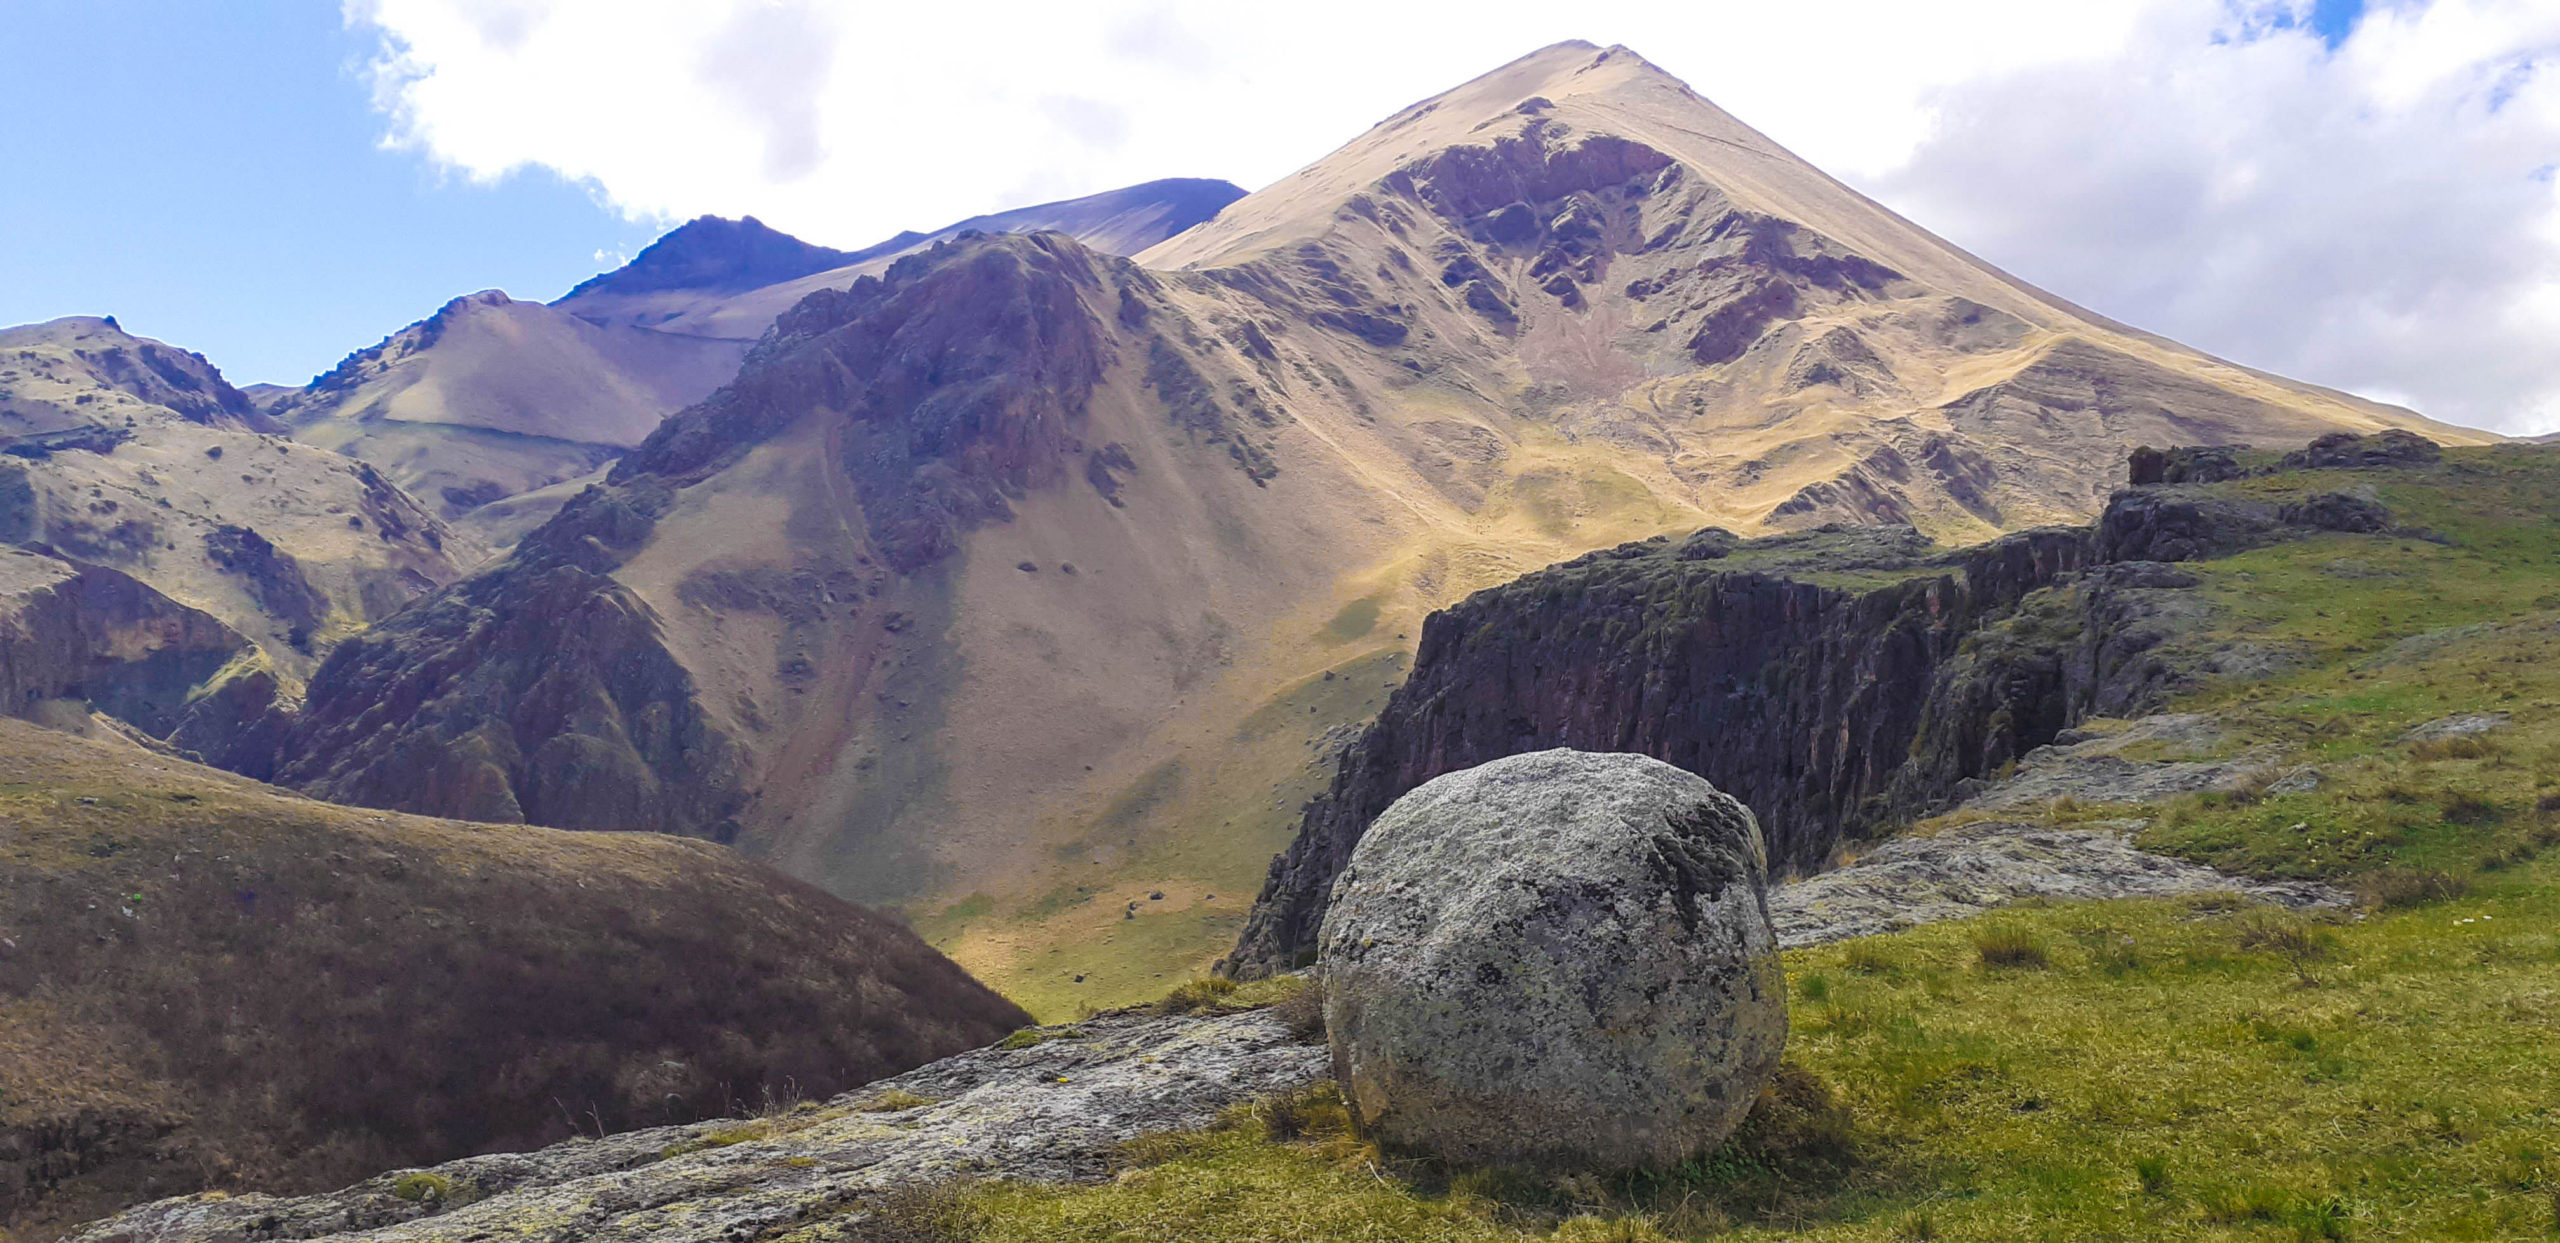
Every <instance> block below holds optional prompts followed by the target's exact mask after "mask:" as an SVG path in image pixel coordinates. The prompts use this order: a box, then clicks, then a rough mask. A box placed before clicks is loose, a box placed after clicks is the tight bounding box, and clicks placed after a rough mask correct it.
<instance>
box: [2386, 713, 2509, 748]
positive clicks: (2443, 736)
mask: <svg viewBox="0 0 2560 1243" xmlns="http://www.w3.org/2000/svg"><path fill="white" fill-rule="evenodd" d="M2510 719H2511V718H2509V717H2508V715H2507V714H2506V713H2504V712H2457V713H2455V714H2453V715H2452V716H2440V717H2437V718H2436V719H2434V720H2432V721H2429V722H2427V723H2426V724H2424V725H2421V726H2418V727H2417V728H2416V729H2413V730H2410V731H2409V732H2408V733H2405V734H2402V735H2400V741H2402V742H2443V741H2445V740H2447V739H2451V738H2469V737H2472V736H2474V735H2477V734H2485V733H2488V732H2489V731H2491V730H2494V729H2504V728H2506V725H2507V722H2508V721H2509V720H2510Z"/></svg>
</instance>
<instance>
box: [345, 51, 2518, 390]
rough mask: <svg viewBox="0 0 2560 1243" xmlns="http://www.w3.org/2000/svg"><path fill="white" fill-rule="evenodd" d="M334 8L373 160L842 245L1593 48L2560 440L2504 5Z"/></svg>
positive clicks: (2344, 366)
mask: <svg viewBox="0 0 2560 1243" xmlns="http://www.w3.org/2000/svg"><path fill="white" fill-rule="evenodd" d="M347 13H348V19H349V20H350V21H351V22H354V23H357V24H358V25H360V26H363V27H367V28H371V29H375V30H378V31H379V32H380V33H381V36H382V48H383V51H382V55H381V57H380V59H379V60H378V61H377V62H376V64H375V65H374V66H373V71H374V73H375V74H376V81H377V85H378V88H379V97H380V99H381V101H382V104H383V107H384V108H385V110H386V111H387V113H388V114H389V139H390V141H392V142H394V143H396V144H402V145H407V146H411V147H414V148H416V149H418V150H420V151H422V152H424V153H425V154H427V155H428V156H430V157H431V158H433V159H435V160H437V161H440V162H442V163H445V164H447V165H450V166H451V167H453V168H456V169H458V170H461V171H463V172H465V173H467V174H469V175H472V176H476V177H496V176H500V175H503V174H505V173H506V172H508V171H509V170H512V169H517V168H523V167H531V166H540V167H547V168H551V169H554V170H557V171H559V172H560V173H562V174H565V175H567V176H570V177H573V178H581V179H585V180H588V181H590V182H591V183H592V184H593V185H594V186H596V187H597V189H598V190H599V192H600V193H602V194H603V195H605V196H606V197H607V198H609V199H610V200H611V201H612V202H614V203H615V204H616V205H617V206H619V207H620V208H621V209H622V210H624V211H625V212H627V213H630V214H632V215H635V216H641V217H649V218H669V219H672V218H677V217H685V216H690V215H694V214H697V213H701V212H719V213H725V214H730V215H742V214H747V213H750V212H752V213H755V214H757V215H760V216H761V217H763V218H764V219H766V220H769V221H772V222H773V223H775V224H776V225H777V226H778V227H781V228H784V229H787V230H789V231H792V232H794V233H798V234H800V235H802V236H806V237H809V238H811V239H812V240H815V241H819V242H824V243H829V244H836V245H858V244H861V243H863V242H866V241H869V240H872V239H873V238H875V237H876V236H881V235H886V234H887V233H889V232H891V231H894V230H895V229H896V228H898V227H901V226H902V225H904V224H907V223H909V222H911V221H913V220H915V219H938V218H942V217H946V216H948V217H955V218H956V217H959V216H965V215H968V214H971V213H974V212H979V211H985V210H991V209H994V208H997V207H1001V206H1005V205H1008V204H1012V203H1019V202H1025V201H1031V200H1034V199H1040V198H1054V197H1061V196H1064V195H1068V194H1075V193H1083V192H1088V191H1091V190H1094V189H1098V188H1101V187H1104V186H1108V185H1115V184H1120V183H1124V182H1131V181H1137V180H1143V179H1145V178H1148V177H1155V176H1162V175H1165V174H1167V173H1169V172H1181V173H1201V174H1212V175H1223V176H1227V177H1231V178H1233V179H1235V180H1237V181H1240V182H1242V183H1244V184H1246V185H1258V184H1263V183H1266V182H1268V181H1271V180H1274V179H1276V178H1277V177H1279V176H1281V175H1283V174H1285V173H1286V172H1288V171H1289V170H1290V169H1291V168H1293V167H1296V166H1297V165H1299V164H1301V163H1303V162H1305V161H1307V160H1309V159H1312V158H1314V157H1315V156H1316V155H1318V154H1320V153H1321V152H1322V151H1323V150H1324V149H1325V148H1326V147H1327V146H1328V144H1330V143H1331V142H1332V141H1333V140H1334V139H1335V138H1336V137H1337V136H1338V135H1339V134H1341V133H1345V132H1353V131H1355V130H1356V129H1357V128H1358V127H1359V126H1361V125H1365V124H1366V123H1367V121H1368V120H1369V119H1370V118H1373V117H1375V116H1378V115H1382V114H1384V113H1386V112H1388V111H1390V110H1392V109H1394V108H1396V107H1398V106H1401V105H1402V104H1404V103H1406V102H1409V101H1411V100H1412V99H1415V98H1418V97H1420V96H1422V95H1425V94H1428V93H1429V92H1431V91H1433V90H1436V89H1439V88H1441V87H1443V86H1446V85H1447V84H1449V83H1450V82H1453V81H1456V80H1459V79H1461V78H1463V77H1465V76H1466V75H1467V74H1469V73H1471V72H1472V71H1473V70H1474V69H1475V68H1477V67H1479V66H1481V65H1483V64H1487V63H1493V62H1495V61H1498V60H1500V59H1502V58H1504V57H1506V56H1510V55H1516V54H1517V53H1518V51H1519V50H1520V49H1521V48H1523V47H1527V46H1531V45H1534V44H1536V43H1538V42H1540V41H1543V40H1549V39H1557V38H1565V37H1583V38H1590V39H1595V40H1600V41H1603V42H1607V41H1620V42H1625V43H1629V44H1632V45H1634V46H1637V47H1640V48H1643V49H1645V51H1646V52H1647V54H1648V55H1650V56H1653V57H1654V58H1656V59H1657V60H1658V61H1660V62H1661V63H1662V64H1664V65H1665V66H1666V67H1668V68H1670V69H1672V70H1674V71H1675V72H1678V73H1680V74H1682V75H1683V76H1685V77H1687V78H1688V79H1689V80H1691V81H1693V82H1696V83H1698V84H1699V87H1700V89H1701V90H1703V91H1704V92H1706V93H1707V94H1708V95H1709V96H1710V97H1711V98H1714V99H1715V100H1717V101H1718V102H1719V103H1721V104H1723V105H1725V106H1726V107H1728V108H1730V109H1732V110H1733V111H1734V112H1735V113H1737V114H1738V115H1740V116H1741V117H1743V118H1744V119H1745V120H1747V121H1749V122H1751V123H1752V124H1754V125H1756V126H1758V127H1760V128H1762V129H1763V130H1765V131H1767V132H1769V133H1770V134H1771V135H1772V136H1774V137H1776V138H1777V139H1779V140H1780V141H1781V142H1784V143H1786V144H1788V145H1789V146H1790V147H1791V148H1793V149H1794V150H1796V151H1797V152H1798V153H1799V154H1802V155H1804V156H1805V157H1806V158H1808V159H1810V160H1812V161H1814V162H1815V163H1817V164H1819V165H1822V166H1823V167H1825V168H1828V169H1831V170H1833V171H1835V172H1837V173H1839V174H1840V175H1842V176H1844V177H1846V178H1847V179H1848V180H1850V181H1851V182H1852V183H1853V184H1855V185H1857V186H1859V187H1860V188H1861V189H1864V190H1867V191H1869V192H1870V193H1873V194H1876V195H1879V196H1881V197H1883V198H1885V199H1886V200H1888V201H1889V202H1891V203H1892V204H1893V205H1894V206H1896V207H1897V208H1899V209H1902V210H1904V211H1906V212H1907V214H1909V215H1911V216H1912V217H1913V218H1915V219H1917V220H1918V221H1920V222H1921V223H1923V224H1925V225H1928V226H1930V227H1932V228H1934V229H1937V230H1938V231H1940V232H1942V233H1944V234H1946V235H1947V236H1948V237H1950V238H1951V239H1953V240H1955V241H1956V242H1958V243H1959V244H1961V245H1964V246H1967V247H1968V248H1971V249H1973V250H1975V251H1977V252H1979V253H1981V254H1983V255H1984V256H1985V257H1987V258H1990V259H1991V260H1993V261H1994V262H1998V263H2001V264H2003V265H2004V266H2007V267H2008V268H2010V269H2011V270H2012V271H2015V272H2017V273H2019V274H2020V275H2022V276H2024V277H2026V278H2027V279H2030V280H2033V281H2037V282H2039V283H2041V284H2043V285H2045V286H2046V287H2048V288H2052V289H2054V290H2055V291H2057V292H2059V293H2062V294H2064V295H2066V296H2070V297H2074V298H2077V299H2080V300H2082V301H2084V302H2086V303H2087V304H2089V305H2091V306H2093V307H2094V308H2096V309H2098V310H2100V311H2102V312H2104V313H2106V314H2109V315H2113V316H2116V317H2119V318H2122V319H2125V320H2127V321H2130V322H2135V323H2140V324H2143V325H2145V326H2146V327H2150V328H2154V329H2156V330H2159V331H2162V332H2165V333H2168V334H2170V335H2173V336H2176V337H2178V338H2180V339H2182V340H2187V341H2191V342H2193V343H2195V344H2197V345H2199V346H2201V347H2204V348H2206V349H2209V350H2214V351H2217V352H2220V353H2224V354H2226V355H2229V356H2232V357H2235V358H2237V359H2239V360H2240V361H2243V362H2247V363H2251V364H2254V365H2257V366H2261V367H2266V368H2269V369H2272V370H2278V371H2283V372H2286V373H2289V374H2296V375H2302V376H2305V377H2307V378H2312V379H2317V380H2321V381H2323V382H2327V383H2331V384H2335V385H2339V386H2343V387H2349V388H2353V389H2355V390H2358V391H2361V392H2365V393H2369V394H2374V395H2377V396H2384V397H2388V398H2391V399H2394V400H2401V401H2408V402H2412V403H2415V404H2417V405H2418V406H2420V407H2422V408H2424V409H2426V410H2428V411H2429V412H2431V413H2434V414H2437V415H2440V416H2443V417H2449V418H2454V419H2459V420H2463V421H2468V422H2474V423H2478V424H2482V425H2486V426H2493V427H2500V428H2505V429H2509V430H2534V429H2540V428H2544V427H2550V426H2560V355H2555V354H2554V353H2553V352H2552V351H2550V350H2549V349H2547V348H2546V346H2547V343H2548V342H2549V341H2551V340H2552V339H2554V338H2555V336H2560V197H2555V192H2554V181H2553V177H2552V175H2551V169H2550V165H2551V163H2552V162H2553V161H2554V160H2555V159H2560V69H2554V68H2553V67H2552V66H2553V63H2554V62H2553V57H2554V56H2555V55H2560V12H2555V11H2554V10H2552V9H2551V7H2550V6H2548V5H2539V4H2532V3H2529V2H2528V0H2433V2H2432V3H2424V2H2418V0H2410V2H2406V3H2390V4H2380V3H2377V4H2374V5H2371V6H2369V7H2367V6H2364V5H2359V4H2357V3H2354V2H2353V0H2349V2H2348V3H2344V4H2341V3H2337V2H2336V0H2323V2H2322V3H2319V4H2316V5H2315V4H2313V3H2310V2H2309V0H2274V2H2269V0H2092V2H2091V3H2087V4H2075V5H2051V4H2045V3H2025V2H2019V0H1973V2H1971V3H1964V4H1956V5H1932V6H1913V5H1904V4H1897V3H1886V2H1880V0H1823V2H1819V3H1812V4H1807V5H1797V6H1783V7H1781V6H1742V5H1731V6H1723V5H1719V6H1660V5H1646V4H1637V3H1632V2H1624V0H1601V2H1599V3H1592V4H1584V5H1577V6H1574V7H1573V8H1572V10H1571V11H1570V12H1564V13H1560V12H1558V11H1557V10H1556V8H1555V7H1554V6H1551V5H1532V4H1528V3H1515V2H1510V0H1497V2H1495V3H1489V4H1484V5H1477V6H1471V7H1470V8H1469V9H1468V10H1467V12H1466V15H1465V16H1464V18H1463V19H1452V18H1451V17H1450V16H1449V15H1448V12H1447V10H1445V9H1443V8H1441V7H1439V6H1423V5H1377V4H1362V5H1352V4H1348V3H1341V2H1339V0H1315V2H1313V3H1310V4H1306V5H1301V6H1298V7H1297V8H1295V9H1294V10H1293V11H1292V18H1291V20H1289V21H1287V22H1276V21H1272V20H1269V19H1268V17H1267V15H1266V14H1264V13H1262V11H1260V10H1255V9H1251V8H1249V7H1236V6H1226V7H1221V8H1204V7H1195V6H1185V7H1180V8H1176V7H1174V6H1170V5H1164V4H1153V3H1144V2H1140V0H1114V2H1112V3H1106V4H1101V5H1094V6H1084V7H1081V8H1079V9H1077V10H1075V11H1073V12H1069V11H1065V10H1058V9H1054V8H1047V7H1040V8H1035V7H1032V6H1019V7H1016V6H1008V5H997V6H993V7H992V8H989V9H984V10H979V11H976V13H975V16H973V17H972V19H971V20H970V21H968V22H967V23H966V25H965V27H962V26H956V25H954V24H953V22H952V21H951V19H950V15H949V14H948V13H947V12H946V11H942V10H935V9H930V8H927V9H897V8H892V7H889V6H856V5H852V4H842V3H826V2H824V0H703V2H699V3H674V2H672V0H625V2H615V3H607V2H605V0H349V3H348V5H347ZM742 134H743V135H749V136H751V137H752V140H751V141H741V140H740V138H741V135H742Z"/></svg>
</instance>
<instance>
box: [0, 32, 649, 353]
mask: <svg viewBox="0 0 2560 1243" xmlns="http://www.w3.org/2000/svg"><path fill="white" fill-rule="evenodd" d="M376 44H377V37H376V36H375V35H373V34H372V33H371V32H364V31H350V30H349V29H348V28H347V26H346V24H345V23H344V22H343V21H342V20H341V19H340V17H339V10H338V5H337V4H336V3H334V2H331V0H292V2H289V3H279V2H269V0H260V2H258V3H247V2H234V0H213V2H210V3H196V2H193V0H179V2H175V3H173V2H171V0H0V116H5V117H7V118H8V121H7V123H6V124H5V125H0V169H5V170H9V171H8V172H7V173H6V174H5V181H0V184H4V185H5V186H6V188H5V189H0V324H15V323H25V322H29V321H33V320H43V319H51V318H54V317H56V316H61V315H108V314H111V315H115V316H117V317H118V322H120V323H122V324H123V325H124V326H125V328H126V329H127V330H129V331H132V332H136V333H140V334H142V335H145V336H151V337H158V338H160V339H163V340H166V341H169V342H171V343H172V344H176V345H179V346H183V347H185V348H188V349H192V350H197V351H200V352H202V353H203V354H205V355H206V356H207V357H209V358H211V359H212V360H213V361H214V363H215V364H216V365H217V366H220V367H221V368H222V369H223V372H224V374H225V375H227V376H229V377H230V378H231V379H232V380H233V381H234V382H235V383H249V382H252V381H261V380H263V381H275V382H288V383H294V384H300V383H302V382H304V381H306V380H308V379H310V378H311V377H312V376H313V375H314V374H316V373H317V372H320V371H323V370H326V369H327V368H328V367H329V366H330V365H332V364H334V363H335V362H336V361H337V360H338V359H339V358H340V357H341V356H343V355H344V354H346V353H347V352H348V351H350V350H353V349H356V348H358V347H360V346H364V345H369V344H371V343H372V342H374V341H376V340H379V339H380V338H382V337H383V336H385V335H387V334H389V333H390V332H392V331H393V330H395V329H397V328H399V327H400V326H401V325H403V324H407V323H409V322H411V321H412V320H416V319H418V318H420V317H422V316H424V315H425V314H426V313H428V312H429V311H432V310H434V309H435V308H436V307H437V306H438V305H440V304H441V303H443V302H444V300H445V299H447V298H451V297H453V296H455V295H457V294H462V293H469V292H472V291H475V290H479V289H484V288H492V287H494V288H503V289H505V290H507V291H509V292H510V293H513V294H516V295H518V296H523V297H537V298H546V299H547V298H552V297H557V296H558V295H559V294H561V293H563V292H565V291H566V290H567V289H568V288H569V286H571V285H573V284H576V283H577V282H578V281H580V280H583V279H585V278H586V277H588V276H591V275H594V274H595V272H596V270H597V268H598V264H597V262H596V258H595V256H596V253H597V252H598V251H599V250H602V251H606V252H619V253H625V254H627V253H630V252H632V251H634V250H636V249H637V248H638V247H639V246H642V245H645V244H646V243H647V242H648V240H649V239H650V238H651V237H653V236H654V235H655V233H656V230H655V229H653V228H651V227H649V226H648V225H645V224H636V223H633V222H631V221H629V220H626V219H625V218H624V217H623V215H622V214H621V213H620V212H618V211H616V210H615V209H613V208H612V207H609V206H607V205H605V204H604V203H603V202H602V201H601V200H600V199H599V197H598V196H597V195H596V194H595V193H593V192H591V191H590V190H588V189H586V188H583V187H580V186H574V185H571V184H568V183H567V182H565V181H564V180H562V179H561V178H560V177H559V176H557V175H555V174H553V173H551V172H549V171H547V170H544V169H540V168H531V169H525V170H520V171H517V172H515V173H512V174H509V175H507V176H505V177H503V178H500V179H498V180H496V181H495V182H492V183H485V184H484V183H479V182H475V181H473V180H471V179H469V178H466V177H463V176H460V175H457V174H454V173H452V172H450V171H447V170H445V169H444V168H442V167H441V166H439V165H438V164H436V163H434V162H433V161H431V160H429V159H426V158H424V157H422V156H421V155H419V154H417V153H415V152H406V151H386V150H383V149H382V148H381V139H382V136H383V134H384V132H385V128H384V122H383V118H382V117H381V116H380V115H378V114H377V113H376V112H375V111H374V109H373V107H372V106H371V89H372V88H371V85H370V82H369V79H368V78H367V76H366V75H365V74H364V73H363V72H362V70H363V66H364V64H365V62H366V59H367V58H368V57H369V56H370V55H371V54H372V53H373V52H374V50H375V48H376Z"/></svg>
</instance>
